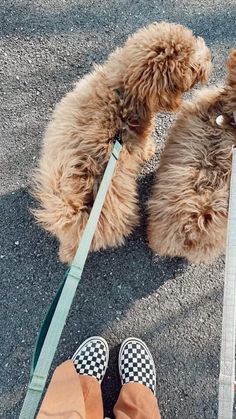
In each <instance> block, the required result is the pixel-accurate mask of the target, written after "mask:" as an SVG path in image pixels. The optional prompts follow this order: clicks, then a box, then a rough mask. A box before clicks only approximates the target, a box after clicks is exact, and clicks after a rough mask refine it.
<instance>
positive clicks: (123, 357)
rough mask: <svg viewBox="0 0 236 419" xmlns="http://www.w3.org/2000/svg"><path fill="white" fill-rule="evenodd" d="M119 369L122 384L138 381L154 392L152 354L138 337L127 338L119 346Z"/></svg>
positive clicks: (154, 370) (154, 373)
mask: <svg viewBox="0 0 236 419" xmlns="http://www.w3.org/2000/svg"><path fill="white" fill-rule="evenodd" d="M119 370H120V376H121V382H122V384H127V383H129V382H131V381H132V382H138V383H141V384H144V385H145V386H146V387H149V388H150V389H151V390H152V391H153V393H154V394H155V393H156V369H155V364H154V361H153V358H152V355H151V353H150V351H149V349H148V348H147V346H146V345H145V343H144V342H142V341H141V340H140V339H135V338H129V339H127V340H126V341H124V343H123V344H122V346H121V349H120V355H119Z"/></svg>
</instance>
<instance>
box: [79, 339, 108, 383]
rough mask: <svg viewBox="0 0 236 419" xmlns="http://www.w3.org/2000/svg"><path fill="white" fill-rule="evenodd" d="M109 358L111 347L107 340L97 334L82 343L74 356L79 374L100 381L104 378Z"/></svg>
mask: <svg viewBox="0 0 236 419" xmlns="http://www.w3.org/2000/svg"><path fill="white" fill-rule="evenodd" d="M108 359H109V349H108V345H107V343H106V341H105V340H104V339H103V338H100V337H96V336H95V337H91V338H89V339H87V340H86V341H85V342H84V343H82V345H81V346H80V347H79V348H78V349H77V351H76V352H75V354H74V355H73V357H72V360H73V362H74V366H75V368H76V371H77V372H78V374H80V375H89V376H91V377H95V378H96V379H97V380H98V381H99V383H101V382H102V380H103V378H104V375H105V372H106V369H107V365H108Z"/></svg>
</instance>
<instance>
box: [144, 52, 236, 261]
mask: <svg viewBox="0 0 236 419" xmlns="http://www.w3.org/2000/svg"><path fill="white" fill-rule="evenodd" d="M234 144H236V49H235V50H234V51H232V53H231V55H230V59H229V62H228V78H227V82H226V85H225V87H223V88H211V89H203V90H202V91H200V92H199V93H197V95H196V98H195V100H194V101H193V102H185V103H183V106H182V108H181V111H180V113H179V115H178V117H177V121H176V123H175V125H174V126H173V127H172V129H171V131H170V135H169V138H168V140H167V144H166V148H165V150H164V152H163V155H162V157H161V161H160V167H159V169H158V171H157V176H156V181H155V184H154V187H153V192H152V196H151V199H150V201H149V220H148V239H149V244H150V247H151V248H152V249H153V250H154V252H155V253H158V254H159V255H163V256H167V255H168V256H184V257H186V258H187V259H188V260H189V261H191V262H194V263H199V262H205V263H210V262H212V261H213V260H214V259H215V258H217V257H218V256H219V255H221V254H223V253H224V251H225V244H226V231H227V215H228V198H229V184H230V174H231V156H232V146H233V145H234Z"/></svg>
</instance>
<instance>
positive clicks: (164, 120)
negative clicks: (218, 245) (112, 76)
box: [0, 0, 236, 419]
mask: <svg viewBox="0 0 236 419" xmlns="http://www.w3.org/2000/svg"><path fill="white" fill-rule="evenodd" d="M155 20H157V21H160V20H168V21H174V22H179V23H182V24H184V25H186V26H188V27H190V28H191V29H193V31H194V33H195V34H198V35H201V36H203V37H204V38H205V40H206V42H207V44H208V45H209V47H210V48H211V50H212V52H213V55H214V72H213V74H212V77H211V80H210V83H212V84H219V83H221V82H222V81H223V80H224V77H225V67H224V62H225V60H226V58H227V55H228V53H229V51H230V49H231V48H232V47H235V46H236V35H235V22H236V2H235V0H228V1H227V2H222V0H206V1H204V0H179V1H174V0H165V1H162V0H152V1H149V0H132V1H131V0H130V1H128V0H113V1H112V0H103V1H98V0H96V1H86V0H84V1H83V0H79V1H78V0H77V1H71V0H69V1H63V0H57V1H55V0H51V1H49V0H44V1H43V0H41V1H39V0H38V1H24V0H22V1H14V2H13V1H2V2H1V5H0V89H1V94H0V105H1V113H0V115H1V116H0V118H1V124H0V130H1V135H0V141H1V143H0V189H1V196H0V232H1V233H0V234H1V240H0V270H1V286H0V301H1V308H0V325H1V337H0V340H1V342H0V352H1V353H0V356H1V369H0V383H1V395H0V406H1V413H0V415H1V417H2V418H6V419H12V418H18V416H19V411H20V407H21V404H22V400H23V398H24V394H25V390H26V385H27V382H28V378H29V369H30V360H31V354H32V348H33V345H34V341H35V337H36V334H37V331H38V329H39V327H40V324H41V321H42V318H43V316H44V314H45V311H46V309H47V306H48V304H49V302H50V300H51V298H52V296H53V295H54V293H55V291H56V289H57V287H58V284H59V282H60V280H61V278H62V276H63V273H64V272H65V269H66V268H65V266H63V265H62V264H60V263H59V261H58V257H57V243H56V241H55V240H54V239H53V238H52V237H50V236H49V235H48V234H47V233H45V232H44V231H42V230H41V229H39V227H37V226H36V224H35V222H34V220H33V218H32V216H31V214H30V211H29V209H30V207H32V206H34V205H35V203H34V202H33V199H32V198H31V197H30V195H29V191H28V185H29V181H30V177H31V172H32V169H33V168H34V167H35V165H36V162H37V159H38V156H39V150H40V142H41V138H42V134H43V131H44V129H45V126H46V124H47V122H48V120H49V118H50V115H51V113H52V110H53V108H54V106H55V104H56V102H58V100H60V98H61V97H62V96H63V95H64V94H65V93H66V92H67V91H69V90H70V89H71V88H72V85H73V82H75V81H76V80H77V79H78V78H79V77H81V76H83V75H84V74H85V73H87V72H88V71H90V70H91V68H92V65H93V63H100V62H102V61H103V60H104V59H105V58H106V56H107V54H108V53H109V52H111V51H112V50H113V49H114V48H115V47H116V46H118V45H121V44H122V43H123V41H124V40H125V39H126V37H127V36H128V35H129V34H130V33H132V32H134V31H135V30H136V29H137V28H139V27H141V26H143V25H146V24H148V23H150V22H152V21H155ZM171 121H172V116H170V115H164V114H161V115H158V117H157V128H156V134H155V139H156V141H157V143H158V145H159V147H158V151H157V156H156V158H154V159H153V160H152V162H151V164H149V166H148V167H146V169H145V170H144V171H143V173H142V176H141V178H140V199H141V212H142V214H143V220H142V224H141V226H140V228H139V229H138V230H137V231H136V232H135V233H134V234H133V235H132V236H131V237H130V238H129V239H128V240H127V241H126V244H125V246H123V247H120V248H118V249H114V250H113V249H112V250H108V251H104V252H99V253H94V254H91V255H90V256H89V258H88V261H87V264H86V269H85V271H84V275H83V280H82V282H81V284H80V286H79V289H78V292H77V295H76V297H75V300H74V304H73V307H72V310H71V313H70V316H69V319H68V321H67V324H66V327H65V329H64V332H63V336H62V339H61V342H60V346H59V347H58V351H57V354H56V357H55V362H54V366H55V365H57V364H59V363H60V362H61V361H63V360H64V359H67V358H68V357H70V355H71V354H72V353H73V352H74V350H75V349H76V347H77V346H78V345H79V344H80V343H81V342H82V341H83V340H84V339H85V338H87V337H88V336H90V335H94V334H100V335H102V336H104V337H105V338H106V339H107V341H108V343H109V345H110V348H111V359H110V366H109V370H108V373H107V376H106V378H105V380H104V384H103V390H104V405H105V413H106V415H111V410H112V406H113V405H114V402H115V400H116V398H117V395H118V392H119V389H120V383H119V377H118V371H117V354H118V350H119V344H120V342H121V341H122V340H123V339H125V338H126V337H128V336H130V335H135V336H138V337H140V338H142V339H144V340H145V341H146V343H147V344H148V346H149V347H150V350H151V352H152V353H153V356H154V359H155V362H156V368H157V389H158V397H159V403H160V409H161V414H162V418H163V419H176V418H178V419H179V418H181V419H199V418H201V419H202V418H207V419H212V418H216V417H217V396H218V375H219V356H220V338H221V317H222V292H223V276H224V265H225V262H224V257H221V258H220V259H219V260H218V261H217V262H216V263H215V264H213V265H211V266H204V265H200V266H194V265H190V264H188V263H186V261H184V260H182V259H160V258H157V259H156V260H155V259H154V257H153V255H152V253H151V251H150V250H149V249H148V247H147V244H146V237H145V216H144V215H145V210H144V209H145V202H146V199H147V196H148V194H149V191H150V187H151V183H152V178H153V174H152V173H153V171H154V169H155V167H156V166H157V165H158V156H159V153H160V151H161V149H162V148H163V144H164V140H165V136H166V132H167V129H168V127H169V125H170V124H171Z"/></svg>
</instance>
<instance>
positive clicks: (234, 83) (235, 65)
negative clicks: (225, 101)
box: [227, 49, 236, 89]
mask: <svg viewBox="0 0 236 419" xmlns="http://www.w3.org/2000/svg"><path fill="white" fill-rule="evenodd" d="M227 82H228V84H229V86H231V87H233V88H234V89H236V49H233V50H232V51H231V54H230V56H229V61H228V78H227Z"/></svg>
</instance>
